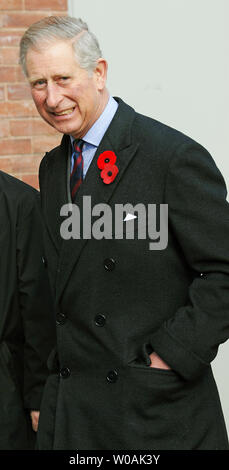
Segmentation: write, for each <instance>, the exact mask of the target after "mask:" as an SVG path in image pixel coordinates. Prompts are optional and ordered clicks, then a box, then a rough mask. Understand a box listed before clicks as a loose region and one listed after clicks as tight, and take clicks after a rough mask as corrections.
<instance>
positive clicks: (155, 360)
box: [149, 352, 171, 369]
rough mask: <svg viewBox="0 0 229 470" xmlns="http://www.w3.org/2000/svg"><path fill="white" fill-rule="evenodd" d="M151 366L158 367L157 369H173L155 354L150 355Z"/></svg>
mask: <svg viewBox="0 0 229 470" xmlns="http://www.w3.org/2000/svg"><path fill="white" fill-rule="evenodd" d="M149 357H150V359H151V364H150V367H156V368H157V369H171V367H169V366H168V364H166V362H164V361H163V360H162V359H161V358H160V357H159V356H158V355H157V353H155V352H152V353H151V354H150V356H149Z"/></svg>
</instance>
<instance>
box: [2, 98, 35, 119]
mask: <svg viewBox="0 0 229 470" xmlns="http://www.w3.org/2000/svg"><path fill="white" fill-rule="evenodd" d="M0 116H3V117H4V116H5V117H24V116H25V117H32V116H35V117H37V116H38V112H37V110H36V108H35V105H34V103H33V101H32V100H30V101H21V102H18V101H8V102H3V103H0Z"/></svg>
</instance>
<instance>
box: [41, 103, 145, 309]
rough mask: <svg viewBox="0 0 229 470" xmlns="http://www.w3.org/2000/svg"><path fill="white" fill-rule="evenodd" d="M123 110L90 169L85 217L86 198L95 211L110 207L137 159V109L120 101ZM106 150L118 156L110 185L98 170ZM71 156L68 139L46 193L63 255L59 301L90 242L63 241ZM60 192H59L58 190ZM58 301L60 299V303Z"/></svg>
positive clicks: (53, 230) (79, 195)
mask: <svg viewBox="0 0 229 470" xmlns="http://www.w3.org/2000/svg"><path fill="white" fill-rule="evenodd" d="M115 99H116V100H117V101H118V103H119V107H118V109H117V112H116V114H115V116H114V118H113V120H112V121H111V124H110V125H109V127H108V129H107V131H106V133H105V135H104V137H103V139H102V140H101V142H100V145H99V147H98V149H97V151H96V154H95V156H94V158H93V160H92V163H91V165H90V167H89V169H88V172H87V174H86V177H85V179H84V182H83V184H82V185H81V187H80V189H79V191H78V193H77V198H76V200H75V204H77V205H78V207H79V210H80V213H81V214H82V207H83V196H91V203H92V207H94V206H95V205H96V204H98V203H106V204H107V203H108V202H109V200H110V198H111V197H112V194H113V192H114V191H115V189H116V188H117V186H118V184H119V182H120V181H121V179H122V176H123V174H124V172H125V171H126V169H127V167H128V165H129V163H130V161H131V159H132V158H133V157H134V155H135V153H136V151H137V148H138V144H136V143H133V142H132V125H133V121H134V118H135V111H134V110H133V108H131V107H130V106H128V105H127V104H125V103H124V102H123V101H122V100H121V99H120V98H115ZM105 150H112V151H113V152H115V154H116V155H117V161H116V165H117V166H118V169H119V173H118V175H117V177H116V178H115V180H114V181H113V182H112V183H111V184H109V185H106V184H104V183H103V180H102V179H101V177H100V170H99V169H98V167H97V159H98V157H99V155H100V154H101V153H102V152H104V151H105ZM68 152H69V137H68V136H64V137H63V139H62V142H61V145H60V147H59V148H58V149H57V150H56V151H55V152H54V153H53V155H52V162H50V165H49V170H48V179H47V185H48V187H47V189H46V195H48V197H47V196H46V211H47V223H48V225H49V229H50V231H51V233H52V239H53V241H54V243H55V245H56V247H57V249H58V251H60V259H59V269H58V275H57V283H56V292H57V295H58V299H59V298H60V295H61V294H62V292H63V289H64V287H65V285H66V283H67V281H68V278H69V276H70V274H71V272H72V269H73V267H74V265H75V264H76V263H77V261H78V259H79V256H80V254H81V251H82V249H83V248H84V246H85V245H86V243H87V241H88V240H86V239H80V240H73V239H70V240H64V241H63V240H62V239H61V237H60V225H61V223H62V222H63V218H62V217H60V209H61V206H62V205H63V204H67V203H69V202H70V201H69V199H68V192H67V184H66V181H67V156H68ZM57 188H58V189H57ZM58 299H56V300H57V301H58Z"/></svg>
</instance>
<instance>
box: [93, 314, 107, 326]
mask: <svg viewBox="0 0 229 470" xmlns="http://www.w3.org/2000/svg"><path fill="white" fill-rule="evenodd" d="M105 323H106V317H105V315H101V314H99V315H96V316H95V324H96V326H104V325H105Z"/></svg>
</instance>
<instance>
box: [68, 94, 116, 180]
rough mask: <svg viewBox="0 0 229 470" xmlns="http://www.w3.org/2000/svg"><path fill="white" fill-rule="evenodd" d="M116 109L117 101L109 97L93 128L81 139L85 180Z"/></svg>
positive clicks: (72, 140) (72, 139) (72, 138)
mask: <svg viewBox="0 0 229 470" xmlns="http://www.w3.org/2000/svg"><path fill="white" fill-rule="evenodd" d="M117 108H118V103H117V101H115V100H114V98H112V96H110V97H109V100H108V103H107V105H106V107H105V109H104V110H103V112H102V114H101V115H100V116H99V118H98V119H97V121H95V123H94V124H93V126H92V127H91V128H90V129H89V131H88V132H87V133H86V134H85V136H84V137H83V140H84V142H85V144H84V146H83V160H84V167H83V178H85V175H86V173H87V170H88V168H89V166H90V164H91V162H92V159H93V157H94V155H95V152H96V150H97V147H98V146H99V144H100V142H101V140H102V138H103V136H104V134H105V132H106V130H107V128H108V127H109V125H110V123H111V121H112V119H113V117H114V115H115V113H116V111H117ZM70 137H71V142H72V146H73V142H74V140H75V138H74V137H72V136H70ZM73 161H74V159H73V157H72V160H71V171H72V168H73Z"/></svg>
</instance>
